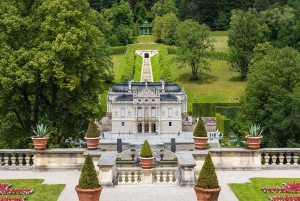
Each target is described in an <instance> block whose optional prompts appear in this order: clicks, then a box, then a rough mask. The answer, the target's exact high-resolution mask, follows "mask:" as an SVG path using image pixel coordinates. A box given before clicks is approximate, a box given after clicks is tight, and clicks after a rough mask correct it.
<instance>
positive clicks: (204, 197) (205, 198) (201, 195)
mask: <svg viewBox="0 0 300 201" xmlns="http://www.w3.org/2000/svg"><path fill="white" fill-rule="evenodd" d="M194 190H195V193H196V196H197V201H218V197H219V194H220V191H221V186H219V188H213V189H204V188H198V187H196V186H194Z"/></svg>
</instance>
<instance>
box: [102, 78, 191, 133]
mask: <svg viewBox="0 0 300 201" xmlns="http://www.w3.org/2000/svg"><path fill="white" fill-rule="evenodd" d="M107 112H108V115H109V116H110V117H111V123H112V125H111V126H112V128H111V132H112V133H114V134H117V133H141V134H146V133H147V134H148V133H169V134H174V133H176V134H177V133H178V132H180V133H181V132H182V117H183V116H184V114H186V112H187V96H186V94H185V90H184V89H183V88H181V87H180V86H178V85H177V84H175V83H173V82H165V81H164V80H163V79H161V80H160V82H147V81H145V82H133V81H132V80H130V81H128V82H122V83H119V84H117V85H115V86H113V87H112V88H111V89H110V90H109V92H108V95H107Z"/></svg>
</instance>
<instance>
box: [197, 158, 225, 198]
mask: <svg viewBox="0 0 300 201" xmlns="http://www.w3.org/2000/svg"><path fill="white" fill-rule="evenodd" d="M194 190H195V192H196V196H197V200H198V201H217V200H218V197H219V194H220V191H221V186H219V183H218V177H217V174H216V171H215V166H214V164H213V161H212V159H211V155H210V153H209V152H208V154H207V155H206V157H205V161H204V164H203V166H202V169H201V171H200V173H199V176H198V180H197V183H196V185H195V186H194Z"/></svg>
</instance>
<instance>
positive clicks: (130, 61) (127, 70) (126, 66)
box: [121, 46, 140, 82]
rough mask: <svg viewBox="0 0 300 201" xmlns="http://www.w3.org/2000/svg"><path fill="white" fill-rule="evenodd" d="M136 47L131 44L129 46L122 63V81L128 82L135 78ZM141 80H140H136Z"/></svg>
mask: <svg viewBox="0 0 300 201" xmlns="http://www.w3.org/2000/svg"><path fill="white" fill-rule="evenodd" d="M135 58H136V56H135V48H134V47H132V46H130V47H128V48H127V50H126V53H125V56H124V60H123V64H122V66H123V67H122V69H123V71H122V76H121V82H127V81H128V80H130V79H132V78H133V75H134V69H135ZM135 81H137V82H139V81H140V80H135Z"/></svg>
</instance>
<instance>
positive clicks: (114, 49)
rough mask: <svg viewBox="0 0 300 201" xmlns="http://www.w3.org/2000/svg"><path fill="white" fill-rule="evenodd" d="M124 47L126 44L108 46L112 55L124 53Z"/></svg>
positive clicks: (125, 47)
mask: <svg viewBox="0 0 300 201" xmlns="http://www.w3.org/2000/svg"><path fill="white" fill-rule="evenodd" d="M126 49H127V46H116V47H110V48H109V50H110V51H111V54H112V55H115V54H124V53H125V52H126Z"/></svg>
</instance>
